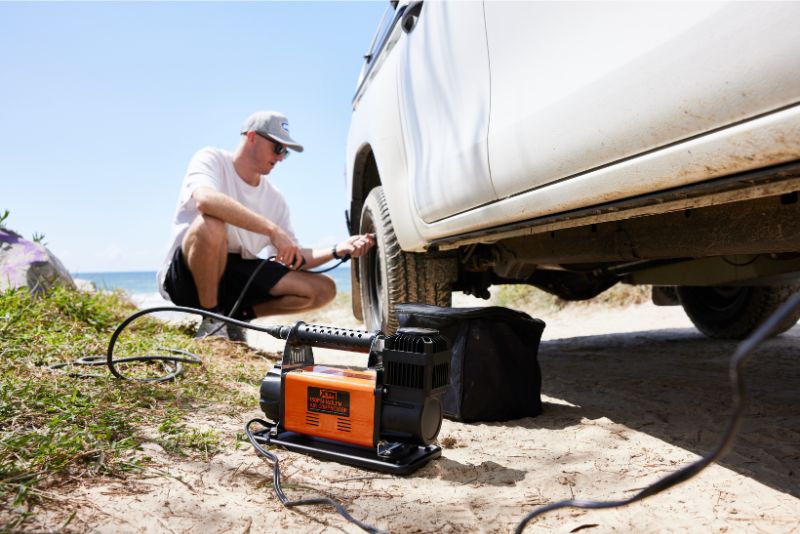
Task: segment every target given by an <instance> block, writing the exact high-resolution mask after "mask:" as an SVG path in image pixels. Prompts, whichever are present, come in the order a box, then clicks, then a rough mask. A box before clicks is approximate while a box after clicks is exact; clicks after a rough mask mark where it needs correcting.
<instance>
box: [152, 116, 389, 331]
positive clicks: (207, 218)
mask: <svg viewBox="0 0 800 534" xmlns="http://www.w3.org/2000/svg"><path fill="white" fill-rule="evenodd" d="M289 149H291V150H294V151H297V152H302V151H303V147H302V145H300V144H299V143H297V142H296V141H294V139H292V137H291V136H290V135H289V121H288V120H287V119H286V117H285V116H284V115H282V114H280V113H277V112H274V111H260V112H257V113H254V114H253V115H251V116H250V117H248V119H247V120H246V121H245V123H244V125H243V126H242V129H241V139H240V142H239V146H238V148H237V149H236V151H235V152H233V153H230V152H228V151H226V150H222V149H219V148H212V147H207V148H203V149H202V150H200V151H199V152H197V153H196V154H195V155H194V157H193V158H192V161H191V162H190V163H189V168H188V170H187V172H186V176H185V177H184V179H183V184H182V185H181V192H180V196H179V198H178V206H177V209H176V212H175V216H174V218H173V223H172V240H171V246H170V249H169V252H168V254H167V256H166V257H165V259H164V262H163V265H162V267H161V270H160V271H159V273H158V284H159V288H160V291H161V294H162V296H163V297H164V298H167V299H169V300H171V301H172V302H173V303H175V304H177V305H179V306H190V307H194V308H203V309H205V310H209V311H213V312H215V313H221V314H223V315H228V314H229V313H230V312H231V309H232V308H233V306H234V304H235V302H236V300H237V299H238V298H239V296H240V294H241V293H242V290H243V289H244V287H245V284H246V283H247V281H248V279H249V278H250V276H251V275H252V273H253V272H254V271H255V270H256V269H257V268H259V265H260V264H261V263H262V260H260V259H259V258H257V256H256V255H257V254H259V252H261V251H262V250H264V249H266V256H267V257H269V256H275V261H270V262H267V263H266V264H264V265H263V266H262V267H261V268H260V269H259V271H258V274H257V275H256V278H255V279H254V281H253V283H252V285H251V286H250V288H249V289H248V291H247V293H246V294H245V295H244V297H243V299H242V303H241V305H240V307H239V309H238V310H237V311H236V312H235V314H234V317H235V318H237V319H239V320H245V321H246V320H250V319H253V318H255V317H263V316H266V315H275V314H284V313H297V312H303V311H308V310H312V309H315V308H319V307H321V306H324V305H325V304H327V303H329V302H330V301H331V300H333V298H334V296H335V295H336V285H335V283H334V281H333V280H332V279H331V278H329V277H328V276H325V275H320V274H313V273H307V272H303V271H301V270H300V269H301V268H302V269H311V268H314V267H316V266H318V265H321V264H323V263H325V262H327V261H329V260H331V259H338V258H342V257H344V256H345V255H350V256H352V257H358V256H361V255H362V254H364V253H365V252H366V251H367V250H369V249H370V247H372V246H373V245H374V244H375V238H374V236H373V235H371V234H368V235H356V236H351V237H350V238H349V239H347V240H345V241H344V242H342V243H337V244H335V245H333V246H332V247H328V248H325V249H317V250H311V249H306V248H300V247H299V246H298V245H297V238H296V237H295V235H294V232H293V231H292V225H291V222H290V220H289V208H288V206H287V205H286V201H285V200H284V198H283V196H282V195H281V193H280V192H279V191H278V190H277V189H276V188H275V187H274V186H273V185H272V184H271V183H270V182H269V181H268V180H267V175H268V174H269V173H270V172H271V171H272V170H273V169H274V168H275V166H276V165H277V164H278V163H280V162H282V161H283V160H284V159H286V158H287V157H288V156H289V152H288V151H289ZM226 333H227V334H229V335H226ZM209 334H214V335H222V336H223V337H231V338H234V337H235V338H236V339H237V340H240V341H243V340H244V336H243V332H241V331H240V330H239V331H237V330H236V329H235V328H230V325H228V326H227V327H226V326H225V325H224V324H222V322H221V321H218V320H215V319H211V318H204V319H203V322H202V323H201V325H200V328H199V329H198V332H197V337H205V336H206V335H209ZM234 334H235V335H234Z"/></svg>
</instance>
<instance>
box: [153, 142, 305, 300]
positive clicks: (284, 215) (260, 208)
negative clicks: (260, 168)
mask: <svg viewBox="0 0 800 534" xmlns="http://www.w3.org/2000/svg"><path fill="white" fill-rule="evenodd" d="M199 187H210V188H211V189H214V190H215V191H219V192H220V193H224V194H226V195H228V196H229V197H231V198H233V199H234V200H236V201H237V202H239V203H241V204H243V205H244V206H245V207H247V208H249V209H250V210H252V211H254V212H256V213H258V214H259V215H262V216H264V217H266V218H267V219H269V220H270V221H272V222H273V223H275V224H277V225H278V226H279V227H280V228H281V229H283V231H284V232H286V233H287V234H288V235H289V237H290V238H292V240H294V241H295V242H297V238H296V237H295V235H294V230H293V229H292V224H291V221H290V218H289V206H287V204H286V200H285V199H284V198H283V195H282V194H281V193H280V191H278V190H277V189H276V188H275V186H273V185H272V184H271V183H269V180H267V177H266V176H261V180H260V181H259V184H258V185H257V186H252V185H250V184H248V183H247V182H245V181H244V180H242V179H241V178H240V177H239V175H238V174H237V173H236V169H235V168H234V166H233V154H231V153H230V152H228V151H227V150H222V149H220V148H214V147H206V148H203V149H201V150H199V151H198V152H197V153H196V154H195V155H194V157H193V158H192V161H191V162H189V168H188V169H187V170H186V176H184V178H183V183H182V184H181V191H180V195H179V197H178V206H177V208H176V209H175V216H174V217H173V220H172V237H171V238H170V246H169V250H168V251H167V255H166V256H165V257H164V261H163V262H162V264H161V269H160V270H159V271H158V288H159V291H160V292H161V295H162V296H163V297H164V298H165V299H169V295H168V294H167V293H166V291H164V279H165V278H166V276H167V269H169V264H170V262H171V261H172V256H173V255H174V254H175V249H177V248H178V247H180V246H181V243H182V242H183V236H184V235H185V234H186V231H187V230H188V229H189V226H190V225H191V224H192V221H194V219H195V218H196V217H197V215H198V214H199V212H198V211H197V205H196V203H195V201H194V198H192V193H194V191H195V190H196V189H197V188H199ZM227 229H228V252H234V253H237V254H240V255H241V256H242V258H245V259H255V258H256V257H258V254H259V253H260V252H262V251H263V252H264V257H269V256H272V255H274V254H275V253H276V252H277V250H276V249H275V247H273V246H272V243H271V242H270V240H269V238H268V237H267V236H265V235H262V234H257V233H255V232H250V231H249V230H244V229H242V228H239V227H236V226H233V225H232V224H228V225H227ZM264 249H266V250H264Z"/></svg>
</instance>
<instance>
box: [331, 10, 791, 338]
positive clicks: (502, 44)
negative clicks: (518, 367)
mask: <svg viewBox="0 0 800 534" xmlns="http://www.w3.org/2000/svg"><path fill="white" fill-rule="evenodd" d="M798 23H800V4H798V3H792V2H775V3H761V2H759V3H744V2H734V3H730V4H726V3H691V2H680V3H650V2H643V3H629V2H623V3H609V4H606V3H594V2H590V3H565V2H552V3H545V2H495V1H486V2H453V3H447V2H424V3H423V2H399V3H397V2H392V3H390V7H389V9H388V11H387V13H386V15H385V17H384V20H383V21H382V22H381V24H380V26H379V28H378V31H377V33H376V36H375V39H374V41H373V43H372V45H371V47H370V50H369V52H368V54H367V55H366V56H365V58H366V61H365V63H364V67H363V69H362V73H361V76H360V78H359V81H358V86H357V90H356V94H355V97H354V99H353V115H352V123H351V126H350V133H349V138H348V143H347V163H346V165H347V170H346V172H347V185H348V192H349V195H350V210H349V214H350V215H349V221H348V224H349V227H350V231H351V232H352V233H362V232H371V231H374V232H375V233H376V234H377V237H378V246H377V247H375V248H374V249H373V251H371V253H370V254H368V255H366V256H364V257H362V258H360V259H359V262H358V263H357V264H356V265H355V266H354V269H353V296H354V298H353V304H354V305H353V310H354V313H355V315H356V316H357V317H359V318H360V319H364V320H365V323H366V325H367V327H368V328H370V329H374V328H380V329H383V330H384V331H392V330H394V328H395V327H396V325H397V322H396V319H395V317H394V313H393V310H394V305H395V304H396V303H399V302H428V303H432V304H438V305H449V304H450V302H451V300H450V296H451V292H452V291H463V292H466V293H470V294H474V295H478V296H485V295H487V294H488V291H487V289H488V287H489V286H490V285H492V284H509V283H524V284H531V285H533V286H536V287H539V288H542V289H544V290H546V291H549V292H551V293H554V294H556V295H558V296H560V297H563V298H565V299H588V298H592V297H593V296H596V295H597V294H599V293H601V292H602V291H604V290H606V289H607V288H609V287H611V286H612V285H614V284H615V283H617V282H623V283H630V284H652V285H653V286H654V292H653V294H654V300H655V301H656V302H657V303H660V304H681V305H682V306H683V307H684V309H685V310H686V312H687V313H688V315H689V317H690V318H691V319H692V321H693V322H694V323H695V325H697V327H698V328H699V329H700V330H701V331H702V332H704V333H706V334H707V335H710V336H712V337H720V338H742V337H744V336H746V335H747V334H748V333H750V332H751V331H752V330H753V329H754V328H755V326H756V325H757V324H759V323H760V322H761V321H762V320H763V319H764V318H766V316H767V314H769V313H770V312H771V311H773V310H774V309H775V308H776V307H777V306H778V305H779V304H780V303H781V302H782V301H783V300H785V298H786V297H787V296H788V295H790V294H791V292H793V291H795V290H797V289H798V288H799V287H800V285H797V284H798V282H797V280H798V276H800V254H799V253H800V204H798V191H800V31H798ZM796 320H797V317H796V316H795V317H792V318H791V321H787V323H786V324H785V325H784V326H785V328H784V329H786V328H789V327H790V326H791V325H792V324H794V322H796Z"/></svg>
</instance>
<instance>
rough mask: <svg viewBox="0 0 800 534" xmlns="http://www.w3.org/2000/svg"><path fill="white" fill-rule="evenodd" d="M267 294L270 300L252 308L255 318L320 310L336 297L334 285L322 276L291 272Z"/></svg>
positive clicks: (328, 278) (330, 280)
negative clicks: (270, 296)
mask: <svg viewBox="0 0 800 534" xmlns="http://www.w3.org/2000/svg"><path fill="white" fill-rule="evenodd" d="M269 293H270V295H272V297H273V298H272V299H271V300H268V301H267V302H262V303H261V304H256V305H255V306H253V311H254V312H255V314H256V316H257V317H264V316H266V315H282V314H289V313H297V312H301V311H308V310H313V309H316V308H321V307H322V306H324V305H326V304H328V303H329V302H330V301H332V300H333V298H334V297H335V296H336V283H335V282H334V281H333V279H331V278H330V277H328V276H325V275H324V274H312V273H304V272H298V271H291V272H288V273H286V274H285V275H284V276H283V277H282V278H281V279H280V280H279V281H278V283H277V284H275V285H274V286H273V287H272V289H271V290H270V292H269Z"/></svg>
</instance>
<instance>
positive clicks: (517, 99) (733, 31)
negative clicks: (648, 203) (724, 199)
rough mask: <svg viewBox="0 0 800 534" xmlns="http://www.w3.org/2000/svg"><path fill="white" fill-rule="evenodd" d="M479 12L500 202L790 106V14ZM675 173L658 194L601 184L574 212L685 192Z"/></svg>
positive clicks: (499, 5) (556, 8)
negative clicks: (668, 191) (677, 188)
mask: <svg viewBox="0 0 800 534" xmlns="http://www.w3.org/2000/svg"><path fill="white" fill-rule="evenodd" d="M485 11H486V28H487V30H486V31H487V40H488V49H489V58H490V64H491V84H492V85H491V94H492V111H491V125H490V129H489V134H488V150H489V162H490V165H491V170H492V184H493V187H494V189H495V191H496V192H497V195H498V197H499V198H500V199H506V198H508V197H512V196H514V195H518V194H520V193H523V192H526V191H531V190H536V189H539V188H542V189H543V192H544V191H547V190H548V188H549V187H548V185H549V184H551V185H552V184H556V183H559V182H566V181H571V180H573V179H575V178H576V177H580V176H584V175H586V174H587V173H589V172H591V171H593V170H598V169H603V168H608V167H611V166H615V165H619V164H624V163H626V162H629V161H630V160H631V159H633V158H637V157H638V156H641V155H646V154H650V153H653V152H656V151H658V150H660V149H662V148H665V147H669V146H672V145H674V144H676V143H679V142H681V141H682V140H687V139H692V138H694V137H696V136H701V135H704V134H706V133H709V132H714V131H716V130H719V129H721V128H725V127H727V126H730V125H735V124H737V123H739V122H741V121H744V120H747V119H748V118H751V117H757V116H759V115H762V114H766V113H769V112H771V111H774V110H779V109H780V108H781V107H782V106H787V105H790V104H792V103H795V102H796V99H797V87H798V81H799V80H800V65H799V64H796V63H797V54H796V52H791V51H792V50H795V51H796V50H797V46H798V45H800V39H798V35H800V34H799V33H798V32H797V31H796V28H795V30H792V28H793V27H794V26H796V22H797V20H798V15H800V9H798V6H797V4H794V5H793V3H781V2H774V3H770V2H767V3H763V4H762V3H755V2H753V3H745V2H743V3H736V2H735V3H733V4H731V5H725V4H721V3H699V2H698V3H692V2H678V3H650V2H645V3H633V2H622V3H605V2H598V3H594V2H589V3H562V2H530V3H529V2H486V4H485ZM793 42H796V43H797V44H793ZM773 51H776V52H773ZM787 54H788V55H787ZM791 54H794V57H792V56H791ZM793 63H794V64H795V68H786V66H787V65H791V64H793ZM677 171H678V170H677V169H676V172H675V174H674V175H673V176H666V177H662V180H661V181H660V182H657V181H656V180H652V179H649V178H648V177H647V176H642V177H641V178H636V180H633V181H635V182H636V188H632V187H631V188H627V189H626V188H621V187H619V186H618V187H614V186H613V184H610V183H607V181H604V180H603V177H602V173H595V174H596V175H597V179H595V178H594V175H591V176H586V177H585V180H584V181H583V184H582V187H581V188H580V191H579V192H578V194H579V196H581V197H582V198H581V199H575V198H574V193H575V191H574V190H573V198H572V199H571V202H572V203H573V205H577V206H581V205H591V204H596V203H599V202H604V201H608V200H614V199H615V198H622V197H625V196H630V195H632V194H642V193H646V192H649V191H651V190H659V189H666V188H669V187H674V186H678V185H683V184H682V183H680V180H681V179H682V177H681V176H680V173H679V172H677ZM688 179H689V178H687V180H688ZM553 190H554V192H555V190H556V188H553ZM537 198H539V199H540V200H542V201H543V202H542V203H540V204H537V206H538V207H537V209H538V210H539V214H542V213H546V212H547V211H548V203H549V202H550V200H552V206H553V207H554V208H553V209H555V207H556V206H557V205H564V204H565V201H564V199H563V198H561V199H559V198H557V194H556V195H555V196H554V195H550V197H548V196H547V195H546V194H544V196H541V195H540V196H538V197H537ZM548 199H549V200H548ZM537 209H533V207H530V209H529V210H526V215H525V216H526V217H530V216H534V215H536V214H537V213H536V211H537Z"/></svg>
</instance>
